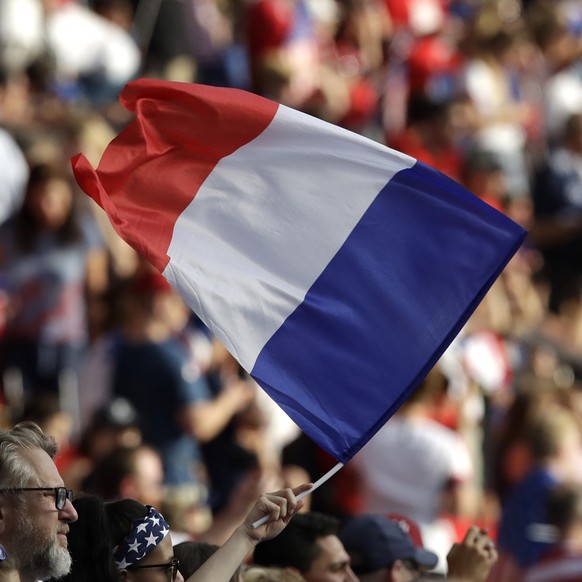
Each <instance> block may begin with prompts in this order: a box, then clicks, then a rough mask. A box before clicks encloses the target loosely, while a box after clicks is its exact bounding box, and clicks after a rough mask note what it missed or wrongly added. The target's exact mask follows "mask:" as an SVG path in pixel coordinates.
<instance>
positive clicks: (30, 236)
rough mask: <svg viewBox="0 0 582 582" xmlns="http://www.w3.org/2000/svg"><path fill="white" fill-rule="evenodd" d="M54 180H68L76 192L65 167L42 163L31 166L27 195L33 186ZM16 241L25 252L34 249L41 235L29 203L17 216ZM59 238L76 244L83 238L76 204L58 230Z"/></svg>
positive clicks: (66, 242) (62, 242) (61, 242)
mask: <svg viewBox="0 0 582 582" xmlns="http://www.w3.org/2000/svg"><path fill="white" fill-rule="evenodd" d="M52 180H60V181H63V182H66V183H67V184H69V186H70V187H71V189H72V191H73V193H74V186H73V182H72V179H71V176H70V175H69V174H68V173H67V172H66V171H65V169H64V168H62V167H61V166H59V165H58V164H51V163H40V164H36V165H34V166H32V167H31V169H30V175H29V178H28V184H27V187H26V192H27V196H28V193H29V192H30V191H31V189H32V188H34V187H36V186H39V185H43V184H46V183H48V182H50V181H52ZM15 225H16V243H17V245H18V248H19V249H20V250H22V251H24V252H30V251H32V250H33V249H34V245H35V242H36V239H37V237H38V235H39V231H38V227H37V223H36V219H35V218H34V216H33V215H32V213H31V211H30V209H29V207H28V205H27V204H26V203H25V204H23V205H22V207H21V209H20V210H19V212H18V213H17V214H16V216H15ZM56 236H57V240H58V242H59V243H60V244H61V245H69V244H74V243H77V242H79V241H81V240H82V231H81V227H80V225H79V218H78V213H77V211H76V207H75V205H74V196H73V206H72V207H71V210H70V212H69V215H68V217H67V219H66V221H65V222H64V224H63V225H62V226H61V227H60V228H59V229H58V230H57V232H56Z"/></svg>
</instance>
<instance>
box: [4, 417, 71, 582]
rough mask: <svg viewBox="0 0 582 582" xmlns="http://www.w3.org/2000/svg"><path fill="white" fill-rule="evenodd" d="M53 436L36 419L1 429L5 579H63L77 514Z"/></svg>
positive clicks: (25, 581)
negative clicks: (61, 472)
mask: <svg viewBox="0 0 582 582" xmlns="http://www.w3.org/2000/svg"><path fill="white" fill-rule="evenodd" d="M56 450H57V447H56V444H55V441H54V439H52V438H51V437H48V436H47V435H45V434H44V433H43V432H42V430H41V429H40V428H39V427H38V426H37V425H36V424H34V423H32V422H22V423H20V424H17V425H16V426H15V427H14V428H13V429H12V430H10V431H5V432H0V468H1V470H0V580H2V581H6V582H34V581H35V580H48V579H49V578H53V579H58V578H62V577H63V576H65V575H66V574H68V572H69V571H70V569H71V556H70V554H69V551H68V549H67V533H68V531H69V523H71V522H73V521H76V519H77V512H76V511H75V509H74V507H73V505H72V504H71V499H72V491H71V490H70V489H66V488H65V487H64V485H63V480H62V478H61V476H60V475H59V472H58V470H57V468H56V466H55V463H54V461H53V458H54V456H55V454H56Z"/></svg>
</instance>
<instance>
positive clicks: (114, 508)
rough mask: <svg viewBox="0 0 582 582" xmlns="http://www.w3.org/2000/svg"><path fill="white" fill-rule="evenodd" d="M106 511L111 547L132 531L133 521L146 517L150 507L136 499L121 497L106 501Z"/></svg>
mask: <svg viewBox="0 0 582 582" xmlns="http://www.w3.org/2000/svg"><path fill="white" fill-rule="evenodd" d="M105 513H106V515H107V522H108V524H109V534H110V540H111V548H114V547H115V546H118V545H119V544H120V543H121V542H122V541H123V540H124V538H125V536H126V535H127V534H128V533H129V532H130V530H131V522H132V521H133V520H134V519H142V518H144V517H145V516H146V515H147V514H148V508H147V507H146V506H145V505H144V504H143V503H140V502H139V501H135V500H134V499H121V500H120V501H110V502H108V503H105Z"/></svg>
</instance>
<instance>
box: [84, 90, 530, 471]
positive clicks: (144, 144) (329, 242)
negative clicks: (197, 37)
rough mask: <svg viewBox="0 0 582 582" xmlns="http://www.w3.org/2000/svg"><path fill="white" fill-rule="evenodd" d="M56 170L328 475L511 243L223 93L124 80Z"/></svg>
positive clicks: (285, 115) (476, 207)
mask: <svg viewBox="0 0 582 582" xmlns="http://www.w3.org/2000/svg"><path fill="white" fill-rule="evenodd" d="M121 101H122V103H123V104H124V106H125V107H126V108H127V109H129V110H130V111H132V112H134V113H135V114H136V117H135V119H134V120H133V121H132V122H131V123H130V124H129V125H128V126H127V127H126V128H125V129H124V130H123V131H122V132H121V133H120V134H119V135H118V136H117V137H116V138H115V139H114V140H113V141H112V142H111V143H110V144H109V146H108V148H107V149H106V151H105V153H104V155H103V157H102V159H101V162H100V164H99V166H98V168H97V170H94V169H93V168H92V167H91V165H90V164H89V162H88V161H87V160H86V158H85V157H84V156H83V155H82V154H80V155H78V156H76V157H75V158H74V159H73V171H74V174H75V177H76V179H77V181H78V182H79V184H80V186H81V187H82V189H83V190H84V191H85V192H86V193H87V194H88V195H90V196H91V197H92V198H93V199H94V200H95V201H96V202H97V203H98V204H99V205H100V206H101V207H102V208H103V209H104V210H105V211H106V212H107V214H108V216H109V218H110V220H111V222H112V224H113V226H114V228H115V229H116V231H117V232H118V234H119V235H120V236H121V237H122V238H123V239H124V240H126V241H127V242H128V243H129V244H131V245H132V246H133V247H134V248H135V249H136V250H137V251H138V252H139V253H141V254H143V255H144V256H145V257H147V258H148V259H149V260H150V261H151V262H152V263H153V264H154V265H155V266H156V267H157V268H158V269H160V271H162V272H163V274H164V276H165V277H166V278H167V280H168V281H169V282H170V283H171V284H172V285H173V286H174V287H175V288H176V289H177V290H178V291H179V292H180V294H181V295H182V296H183V297H184V299H185V300H186V301H187V302H188V304H189V305H190V307H191V308H192V309H193V310H194V311H195V313H196V314H197V315H198V316H199V317H200V318H201V319H202V321H204V323H205V324H206V325H207V326H208V327H209V328H210V330H211V331H212V332H213V333H214V334H215V335H216V336H217V338H218V339H219V340H220V341H222V342H223V343H224V345H225V346H226V347H227V348H228V349H229V350H230V351H231V353H232V354H233V355H234V356H235V357H236V358H237V360H238V361H239V362H240V363H241V365H242V366H243V367H244V368H245V370H247V371H248V372H249V373H250V374H251V376H252V377H253V378H255V380H256V381H257V382H258V384H259V385H260V386H261V387H262V388H263V389H265V390H266V391H267V393H268V394H269V395H270V396H271V397H272V398H273V399H274V400H275V401H276V402H277V403H278V404H279V405H280V406H281V407H282V408H283V409H284V410H285V411H286V412H287V413H288V414H289V416H290V417H291V418H292V419H293V420H294V421H295V422H296V423H297V424H298V425H299V426H300V427H301V428H302V429H303V431H304V432H305V433H306V434H307V435H308V436H310V437H311V438H312V439H313V440H314V441H315V442H316V443H317V444H318V445H319V446H321V447H322V448H323V449H324V450H326V451H327V452H328V453H330V454H331V455H332V456H333V457H334V458H336V459H337V460H338V461H340V462H342V463H345V462H347V461H348V460H349V459H350V458H351V457H353V455H354V454H355V453H356V452H357V451H358V450H359V449H360V448H361V447H362V446H363V445H364V444H365V443H366V442H367V441H368V440H369V439H370V438H371V437H372V436H373V435H374V434H375V432H376V431H377V430H378V429H379V428H380V427H381V426H382V425H383V424H384V423H385V422H386V420H387V419H389V418H390V416H391V415H392V414H393V413H394V412H395V411H396V410H397V409H398V407H399V406H400V405H401V404H402V402H403V401H404V400H405V399H406V397H407V396H408V395H409V394H410V392H411V391H412V390H413V389H414V388H415V387H416V386H417V385H418V383H419V382H420V381H421V380H422V378H423V377H424V376H425V375H426V374H427V373H428V371H429V370H430V369H431V368H432V367H433V365H434V364H435V363H436V361H437V360H438V358H439V357H440V356H441V355H442V353H443V352H444V350H445V349H446V348H447V346H448V345H449V344H450V342H451V341H452V340H453V339H454V337H455V336H456V335H457V334H458V332H459V331H460V330H461V328H462V326H463V325H464V324H465V322H466V321H467V319H468V318H469V317H470V315H471V313H472V312H473V310H474V309H475V308H476V306H477V305H478V304H479V302H480V301H481V299H482V298H483V296H484V295H485V293H486V292H487V290H488V289H489V287H490V286H491V284H492V283H493V282H494V281H495V279H496V278H497V277H498V275H499V274H500V272H501V271H502V269H503V268H504V266H505V265H506V263H507V262H508V261H509V259H510V258H511V257H512V256H513V254H514V253H515V252H516V250H517V249H518V248H519V246H520V245H521V243H522V242H523V239H524V237H525V234H526V233H525V231H524V230H523V229H522V228H521V227H519V226H518V225H516V224H515V223H513V222H512V221H511V220H509V219H508V218H507V217H506V216H504V215H503V214H501V213H499V212H497V211H496V210H494V209H493V208H491V207H490V206H488V205H487V204H485V203H484V202H482V201H481V200H479V199H478V198H477V197H475V196H474V195H472V194H471V193H469V192H468V191H466V190H465V189H464V188H462V187H461V186H460V185H459V184H457V183H456V182H454V181H452V180H450V179H449V178H447V177H446V176H444V175H443V174H441V173H440V172H438V171H437V170H435V169H432V168H430V167H428V166H426V165H424V164H422V163H421V162H419V161H417V160H415V159H413V158H411V157H409V156H407V155H405V154H402V153H400V152H397V151H394V150H391V149H389V148H387V147H385V146H383V145H381V144H379V143H376V142H374V141H372V140H369V139H367V138H365V137H362V136H360V135H357V134H354V133H352V132H349V131H346V130H344V129H341V128H339V127H336V126H334V125H331V124H328V123H326V122H323V121H321V120H318V119H316V118H313V117H311V116H309V115H306V114H303V113H300V112H298V111H295V110H292V109H289V108H287V107H285V106H283V105H279V104H277V103H274V102H272V101H269V100H267V99H264V98H262V97H259V96H256V95H253V94H250V93H247V92H244V91H240V90H234V89H224V88H217V87H208V86H203V85H195V84H184V83H173V82H166V81H158V80H146V79H141V80H138V81H134V82H132V83H129V84H128V85H127V86H126V88H125V89H124V91H123V92H122V95H121Z"/></svg>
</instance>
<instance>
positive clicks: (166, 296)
mask: <svg viewBox="0 0 582 582" xmlns="http://www.w3.org/2000/svg"><path fill="white" fill-rule="evenodd" d="M156 301H157V309H158V310H159V314H160V316H161V317H162V318H163V320H164V321H166V322H167V323H168V325H169V326H170V328H171V329H172V331H174V332H180V331H182V330H183V329H184V327H185V326H186V324H187V323H188V317H189V315H190V310H189V308H188V306H187V305H186V302H185V301H184V300H183V299H182V297H181V296H180V295H179V294H178V292H177V291H174V290H168V291H166V292H164V293H160V294H159V295H158V297H157V300H156Z"/></svg>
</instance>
